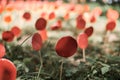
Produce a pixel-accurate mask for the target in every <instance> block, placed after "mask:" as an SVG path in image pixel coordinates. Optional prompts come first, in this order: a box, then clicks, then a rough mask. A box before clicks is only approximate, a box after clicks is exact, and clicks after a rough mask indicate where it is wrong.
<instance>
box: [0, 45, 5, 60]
mask: <svg viewBox="0 0 120 80" xmlns="http://www.w3.org/2000/svg"><path fill="white" fill-rule="evenodd" d="M5 54H6V51H5V47H4V45H3V44H2V43H0V58H2V57H3V56H4V55H5Z"/></svg>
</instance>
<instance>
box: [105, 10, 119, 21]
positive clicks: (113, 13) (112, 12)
mask: <svg viewBox="0 0 120 80" xmlns="http://www.w3.org/2000/svg"><path fill="white" fill-rule="evenodd" d="M106 16H107V18H108V19H110V20H117V19H118V18H119V13H118V11H116V10H113V9H108V10H107V13H106Z"/></svg>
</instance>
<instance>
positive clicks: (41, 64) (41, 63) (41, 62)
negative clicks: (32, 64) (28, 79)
mask: <svg viewBox="0 0 120 80" xmlns="http://www.w3.org/2000/svg"><path fill="white" fill-rule="evenodd" d="M39 56H40V68H39V72H38V75H37V79H36V80H38V79H39V76H40V73H41V69H42V66H43V61H42V56H41V52H40V51H39Z"/></svg>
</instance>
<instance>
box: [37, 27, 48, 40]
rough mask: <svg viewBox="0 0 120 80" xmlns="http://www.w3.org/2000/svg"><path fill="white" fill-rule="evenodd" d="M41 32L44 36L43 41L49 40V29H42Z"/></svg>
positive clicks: (42, 36)
mask: <svg viewBox="0 0 120 80" xmlns="http://www.w3.org/2000/svg"><path fill="white" fill-rule="evenodd" d="M39 34H40V35H41V38H42V41H43V42H44V41H46V40H47V38H48V36H47V31H46V29H44V30H40V31H39Z"/></svg>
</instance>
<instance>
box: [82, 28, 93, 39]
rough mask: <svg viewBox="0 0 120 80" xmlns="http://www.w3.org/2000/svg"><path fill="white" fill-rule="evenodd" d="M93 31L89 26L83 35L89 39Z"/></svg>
mask: <svg viewBox="0 0 120 80" xmlns="http://www.w3.org/2000/svg"><path fill="white" fill-rule="evenodd" d="M93 30H94V29H93V27H92V26H90V27H88V28H86V29H85V31H84V33H86V34H87V36H88V37H90V36H91V35H92V34H93Z"/></svg>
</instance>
